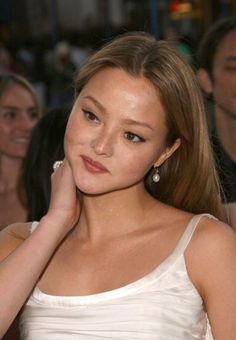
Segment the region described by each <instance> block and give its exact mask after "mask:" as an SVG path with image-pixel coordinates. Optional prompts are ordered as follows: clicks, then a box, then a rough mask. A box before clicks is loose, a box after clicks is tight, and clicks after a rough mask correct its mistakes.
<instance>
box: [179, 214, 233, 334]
mask: <svg viewBox="0 0 236 340" xmlns="http://www.w3.org/2000/svg"><path fill="white" fill-rule="evenodd" d="M186 263H187V267H188V271H189V274H190V277H191V279H192V281H193V283H194V284H195V286H196V288H197V289H198V291H199V293H200V294H201V296H202V298H203V301H204V305H205V308H206V311H207V314H208V318H209V321H210V324H211V328H212V333H213V337H214V340H222V339H227V340H235V339H236V234H235V232H234V231H233V230H232V229H231V228H230V227H229V226H227V225H225V224H223V223H220V222H218V221H214V220H210V219H208V218H207V219H204V221H203V222H202V223H201V225H200V226H199V230H197V232H196V235H194V237H193V240H192V244H191V247H189V250H188V254H187V261H186Z"/></svg>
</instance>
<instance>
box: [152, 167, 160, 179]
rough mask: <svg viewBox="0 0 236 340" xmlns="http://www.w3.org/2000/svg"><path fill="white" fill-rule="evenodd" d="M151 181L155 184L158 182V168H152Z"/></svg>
mask: <svg viewBox="0 0 236 340" xmlns="http://www.w3.org/2000/svg"><path fill="white" fill-rule="evenodd" d="M152 180H153V182H155V183H157V182H159V181H160V175H159V170H158V167H154V174H153V175H152Z"/></svg>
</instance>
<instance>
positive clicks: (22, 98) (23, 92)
mask: <svg viewBox="0 0 236 340" xmlns="http://www.w3.org/2000/svg"><path fill="white" fill-rule="evenodd" d="M22 103H25V104H26V105H27V104H29V105H36V103H35V100H34V97H33V95H32V93H31V92H30V91H29V90H28V89H26V88H25V87H23V86H22V85H19V84H12V85H10V86H9V87H8V88H6V89H5V90H4V91H3V93H2V94H1V97H0V104H1V105H9V104H14V106H17V105H20V104H22Z"/></svg>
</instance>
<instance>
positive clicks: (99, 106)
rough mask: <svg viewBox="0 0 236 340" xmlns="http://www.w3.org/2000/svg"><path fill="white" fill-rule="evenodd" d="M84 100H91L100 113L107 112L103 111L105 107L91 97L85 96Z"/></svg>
mask: <svg viewBox="0 0 236 340" xmlns="http://www.w3.org/2000/svg"><path fill="white" fill-rule="evenodd" d="M84 99H89V100H91V102H93V103H94V104H95V105H96V106H97V107H98V109H99V110H100V111H102V112H107V111H106V109H105V107H104V106H103V105H102V104H101V103H99V102H98V101H97V100H96V99H95V98H94V97H92V96H85V97H84Z"/></svg>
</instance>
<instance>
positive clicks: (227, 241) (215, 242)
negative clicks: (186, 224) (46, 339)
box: [190, 216, 236, 253]
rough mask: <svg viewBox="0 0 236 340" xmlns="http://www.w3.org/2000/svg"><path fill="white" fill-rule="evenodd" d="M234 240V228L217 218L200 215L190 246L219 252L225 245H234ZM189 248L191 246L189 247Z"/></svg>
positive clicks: (235, 234) (235, 237) (235, 239)
mask: <svg viewBox="0 0 236 340" xmlns="http://www.w3.org/2000/svg"><path fill="white" fill-rule="evenodd" d="M235 242H236V232H235V230H234V229H233V228H232V227H231V226H229V225H228V224H226V223H223V222H221V221H219V220H217V219H214V218H209V217H207V216H206V217H205V216H204V217H202V218H201V220H200V221H199V223H198V226H197V229H196V231H195V233H194V236H193V242H192V248H193V250H194V248H196V247H197V248H199V246H201V249H203V250H205V251H207V250H208V251H213V250H214V251H215V252H216V253H218V252H221V251H222V250H223V249H225V246H230V245H234V246H235ZM190 249H191V247H190Z"/></svg>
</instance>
